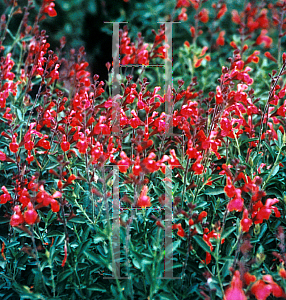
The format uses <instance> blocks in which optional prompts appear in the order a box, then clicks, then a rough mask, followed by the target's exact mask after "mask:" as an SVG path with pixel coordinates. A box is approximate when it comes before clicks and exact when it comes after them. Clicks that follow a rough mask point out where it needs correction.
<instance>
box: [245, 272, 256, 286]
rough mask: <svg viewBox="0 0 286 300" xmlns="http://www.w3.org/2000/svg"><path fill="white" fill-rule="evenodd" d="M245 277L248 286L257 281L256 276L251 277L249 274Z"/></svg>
mask: <svg viewBox="0 0 286 300" xmlns="http://www.w3.org/2000/svg"><path fill="white" fill-rule="evenodd" d="M243 277H244V280H245V283H246V285H250V284H251V282H255V281H256V277H255V275H251V274H250V273H248V272H246V273H244V275H243Z"/></svg>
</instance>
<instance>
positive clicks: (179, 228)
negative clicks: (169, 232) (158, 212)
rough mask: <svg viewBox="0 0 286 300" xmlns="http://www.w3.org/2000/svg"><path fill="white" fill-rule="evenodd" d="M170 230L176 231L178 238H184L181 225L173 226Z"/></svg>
mask: <svg viewBox="0 0 286 300" xmlns="http://www.w3.org/2000/svg"><path fill="white" fill-rule="evenodd" d="M172 229H178V232H177V235H178V236H180V237H184V236H185V234H186V233H185V231H184V229H183V228H182V224H181V223H180V224H174V225H173V226H172Z"/></svg>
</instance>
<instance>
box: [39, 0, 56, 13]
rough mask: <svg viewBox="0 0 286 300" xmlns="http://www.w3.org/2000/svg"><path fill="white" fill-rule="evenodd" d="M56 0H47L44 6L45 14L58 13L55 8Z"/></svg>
mask: <svg viewBox="0 0 286 300" xmlns="http://www.w3.org/2000/svg"><path fill="white" fill-rule="evenodd" d="M53 1H54V0H45V1H44V2H43V6H42V12H43V14H48V16H49V17H55V16H56V15H57V12H56V10H55V9H54V7H55V3H54V2H53Z"/></svg>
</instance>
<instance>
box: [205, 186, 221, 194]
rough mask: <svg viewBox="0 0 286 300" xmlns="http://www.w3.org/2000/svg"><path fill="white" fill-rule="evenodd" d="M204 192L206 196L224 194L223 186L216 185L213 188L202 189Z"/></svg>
mask: <svg viewBox="0 0 286 300" xmlns="http://www.w3.org/2000/svg"><path fill="white" fill-rule="evenodd" d="M204 194H205V195H208V196H216V195H220V194H224V188H223V187H216V188H214V189H212V188H208V189H206V190H205V191H204Z"/></svg>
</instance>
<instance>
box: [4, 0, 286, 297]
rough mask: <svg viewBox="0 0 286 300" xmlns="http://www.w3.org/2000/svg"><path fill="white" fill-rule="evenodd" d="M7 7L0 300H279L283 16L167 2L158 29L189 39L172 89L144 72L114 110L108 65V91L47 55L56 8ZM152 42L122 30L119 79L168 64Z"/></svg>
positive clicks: (65, 58) (267, 10)
mask: <svg viewBox="0 0 286 300" xmlns="http://www.w3.org/2000/svg"><path fill="white" fill-rule="evenodd" d="M5 3H6V4H7V9H6V11H5V12H4V13H3V14H2V16H1V23H0V29H1V32H0V34H1V35H0V36H1V40H0V51H1V52H0V55H1V58H0V68H1V73H0V80H1V82H0V114H1V136H0V142H1V143H0V161H1V165H0V168H1V171H2V173H1V185H2V188H1V191H2V192H1V194H0V204H1V205H0V211H1V217H0V221H1V235H0V240H1V261H0V262H1V263H0V268H1V269H0V272H1V279H0V286H1V288H0V294H1V296H2V298H3V299H9V298H10V299H19V298H20V299H62V298H64V297H66V298H67V299H79V298H80V299H86V298H91V299H102V298H104V299H130V298H131V299H146V298H148V299H225V300H229V299H258V300H261V299H267V298H268V297H272V298H285V297H286V284H285V279H286V271H285V263H286V255H285V235H284V227H285V196H286V189H285V150H286V146H285V144H286V134H285V125H286V123H285V113H286V107H285V106H286V102H285V91H286V85H285V83H284V78H285V74H286V71H285V67H286V53H283V51H282V46H283V43H284V42H285V41H284V36H285V34H286V33H285V29H286V27H285V18H284V17H285V10H286V2H285V1H278V2H275V3H269V4H266V3H264V2H263V3H256V2H254V1H250V2H245V5H244V7H243V8H241V9H240V10H238V9H236V8H231V5H230V4H229V3H228V2H227V1H219V2H218V3H217V4H210V3H208V2H207V1H200V0H184V1H183V0H182V1H181V0H178V1H174V3H173V4H174V5H173V8H172V9H173V11H172V13H171V14H170V15H168V16H167V17H166V18H167V19H168V20H169V21H174V20H175V21H181V22H182V23H183V24H182V26H186V24H187V26H188V27H189V29H188V30H189V36H188V39H187V40H186V39H184V40H180V43H181V44H180V46H179V48H178V49H175V51H174V66H173V72H174V73H173V75H174V87H172V89H168V90H167V91H165V92H163V90H164V89H163V84H160V83H162V82H163V80H162V78H161V77H162V76H161V75H162V74H161V72H160V69H159V68H158V69H159V71H157V73H156V74H155V75H154V74H153V73H152V70H151V68H149V69H148V68H146V69H143V70H140V72H139V73H138V74H137V73H136V72H135V73H136V74H133V75H135V76H137V77H138V80H135V77H134V76H133V75H131V74H128V75H127V76H126V75H123V74H122V73H121V74H118V75H119V76H118V78H117V79H118V80H120V93H119V94H117V95H115V96H111V95H110V94H111V90H112V86H111V85H112V83H113V81H112V80H114V77H112V68H111V63H109V62H107V63H106V66H107V69H108V70H109V71H110V80H109V81H107V82H103V81H101V80H100V78H99V76H98V75H94V76H92V75H91V73H90V71H89V68H88V67H89V64H88V62H87V61H86V60H85V50H84V48H83V47H81V48H79V50H78V51H76V50H74V49H72V50H70V52H69V53H68V54H67V53H65V52H64V46H65V38H64V37H62V38H61V40H60V47H59V48H58V49H56V50H51V49H50V44H49V43H48V37H47V35H46V32H45V31H44V30H42V29H41V22H42V20H44V19H45V18H48V17H55V16H56V15H57V6H56V4H55V1H54V0H44V1H42V5H41V8H40V10H39V11H38V12H37V15H36V18H35V19H32V18H31V17H30V11H33V9H34V8H33V2H32V1H28V3H26V6H24V5H23V6H22V5H21V4H18V3H17V1H5ZM19 3H20V2H19ZM227 14H228V15H229V17H231V19H232V25H231V26H233V27H234V28H229V27H230V25H229V24H228V25H227V26H226V25H225V23H224V22H223V20H224V18H226V15H227ZM15 15H21V16H22V21H21V22H20V24H19V28H18V30H16V31H15V32H13V31H11V30H10V28H9V23H10V21H11V19H12V18H13V17H14V16H15ZM209 24H212V25H211V26H210V25H209ZM236 29H237V31H235V30H236ZM151 32H152V33H153V42H146V41H145V40H144V38H143V36H142V34H141V33H138V36H137V40H136V41H133V40H132V37H131V36H130V35H129V31H128V27H126V26H124V27H123V28H122V29H121V30H120V32H119V36H120V43H119V48H120V51H119V52H120V64H121V66H124V67H125V68H126V67H127V66H128V65H134V64H136V65H144V66H150V65H151V64H153V63H161V64H162V65H163V64H164V62H165V60H166V59H170V58H169V57H168V55H167V54H166V53H167V49H168V47H170V41H166V35H167V34H166V32H165V26H164V25H161V26H160V28H159V30H155V29H154V30H153V31H151ZM206 40H208V41H209V44H208V45H205V44H203V43H202V42H204V41H206ZM266 50H267V51H266ZM262 53H264V54H262ZM224 54H226V55H227V58H228V59H227V61H224V60H223V59H222V56H223V55H224ZM221 62H223V63H222V64H221ZM220 64H221V65H220ZM113 67H115V66H113ZM182 70H183V71H182ZM267 73H269V74H268V75H269V78H270V80H268V77H267ZM113 75H114V74H113ZM160 76H161V77H160ZM166 103H167V104H170V106H171V120H172V122H171V124H172V130H173V131H172V132H173V134H169V132H168V127H170V126H169V125H170V121H169V120H170V119H169V118H168V117H169V116H168V114H167V112H165V111H164V105H165V104H166ZM114 112H117V113H118V119H116V118H115V117H114V116H115V115H116V114H115V113H114ZM117 171H118V176H117V175H116V174H117ZM170 174H171V175H170ZM168 189H169V190H170V189H171V193H168ZM118 198H119V199H118ZM170 198H172V199H170ZM170 201H171V202H172V205H171V208H172V218H171V219H172V220H169V219H168V218H169V217H168V203H170ZM117 214H118V215H117ZM169 230H170V231H172V230H173V242H172V243H171V244H167V238H166V237H165V239H164V232H165V234H166V233H167V232H168V231H169ZM116 233H119V235H120V237H119V242H118V241H117V240H116V237H117V236H116ZM168 246H169V247H168ZM170 246H171V247H170ZM170 253H171V254H172V255H171V258H172V263H173V264H172V268H171V271H172V275H173V276H174V277H172V276H171V278H170V277H169V275H168V274H170V270H168V266H167V265H168V260H167V258H168V257H170ZM119 256H120V259H119V260H118V259H117V258H118V257H119ZM174 281H175V282H176V284H174Z"/></svg>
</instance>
